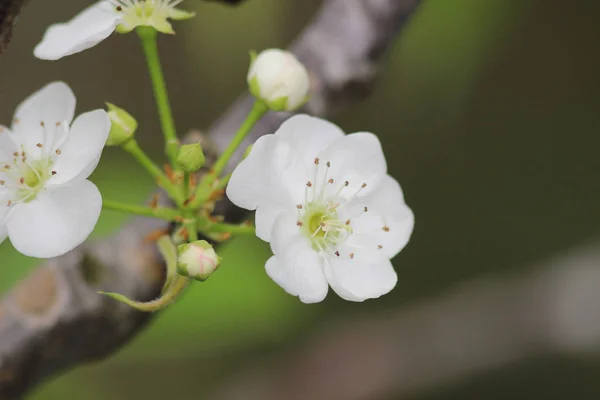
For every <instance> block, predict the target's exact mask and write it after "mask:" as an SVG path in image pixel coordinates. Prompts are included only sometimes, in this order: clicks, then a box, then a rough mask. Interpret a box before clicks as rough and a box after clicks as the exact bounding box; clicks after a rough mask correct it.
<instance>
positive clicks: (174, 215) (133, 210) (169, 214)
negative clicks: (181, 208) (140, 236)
mask: <svg viewBox="0 0 600 400" xmlns="http://www.w3.org/2000/svg"><path fill="white" fill-rule="evenodd" d="M102 206H103V207H104V208H105V209H107V210H114V211H121V212H124V213H128V214H135V215H143V216H145V217H154V218H159V219H164V220H167V221H177V220H179V219H181V215H180V214H179V212H178V211H177V210H175V209H172V208H166V207H156V208H152V207H145V206H138V205H137V204H128V203H121V202H118V201H112V200H106V199H102Z"/></svg>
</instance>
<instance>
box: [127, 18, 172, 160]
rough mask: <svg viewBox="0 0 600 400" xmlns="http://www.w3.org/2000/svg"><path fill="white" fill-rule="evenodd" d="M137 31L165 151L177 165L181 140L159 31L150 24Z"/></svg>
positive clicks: (138, 28)
mask: <svg viewBox="0 0 600 400" xmlns="http://www.w3.org/2000/svg"><path fill="white" fill-rule="evenodd" d="M136 32H137V34H138V36H139V37H140V40H141V42H142V49H143V50H144V55H145V56H146V63H147V64H148V72H149V73H150V80H151V81H152V89H153V91H154V98H155V99H156V107H157V108H158V116H159V117H160V124H161V128H162V132H163V136H164V138H165V153H166V154H167V157H168V158H169V161H170V162H171V165H173V166H174V167H175V159H176V158H177V150H178V149H179V141H178V140H177V130H176V129H175V120H174V119H173V113H172V112H171V105H170V103H169V96H168V94H167V85H166V83H165V77H164V75H163V70H162V67H161V65H160V57H159V55H158V47H157V44H156V39H157V36H158V32H157V31H156V30H155V29H154V28H152V27H149V26H139V27H137V28H136Z"/></svg>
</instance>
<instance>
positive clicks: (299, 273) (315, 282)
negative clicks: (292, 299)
mask: <svg viewBox="0 0 600 400" xmlns="http://www.w3.org/2000/svg"><path fill="white" fill-rule="evenodd" d="M272 236H273V242H272V243H271V248H272V249H273V253H275V256H273V257H271V258H270V259H269V260H268V261H267V264H266V270H267V274H268V275H269V276H270V277H271V279H273V280H274V281H275V282H276V283H277V284H278V285H279V286H281V287H282V288H283V289H284V290H285V291H286V292H288V293H289V294H291V295H294V296H298V297H300V300H302V301H303V302H304V303H317V302H319V301H322V300H323V299H324V298H325V296H327V291H328V286H327V281H326V279H325V275H324V274H323V260H322V258H321V256H319V254H318V253H317V252H316V251H315V250H314V249H313V248H312V247H311V245H310V242H309V240H308V239H307V238H306V237H304V236H302V235H301V234H300V230H299V229H298V227H297V226H296V221H295V218H294V216H293V214H281V215H280V216H279V217H278V218H277V220H276V222H275V224H274V226H273V234H272Z"/></svg>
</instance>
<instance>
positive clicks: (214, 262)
mask: <svg viewBox="0 0 600 400" xmlns="http://www.w3.org/2000/svg"><path fill="white" fill-rule="evenodd" d="M220 263H221V257H219V256H218V255H217V253H216V252H215V249H213V247H212V246H211V245H210V244H209V243H208V242H207V241H205V240H197V241H195V242H193V243H186V244H182V245H179V246H177V272H178V273H179V274H180V275H183V276H187V277H188V278H191V279H195V280H197V281H205V280H207V279H208V277H209V276H211V275H212V274H213V272H215V271H216V270H217V268H219V264H220Z"/></svg>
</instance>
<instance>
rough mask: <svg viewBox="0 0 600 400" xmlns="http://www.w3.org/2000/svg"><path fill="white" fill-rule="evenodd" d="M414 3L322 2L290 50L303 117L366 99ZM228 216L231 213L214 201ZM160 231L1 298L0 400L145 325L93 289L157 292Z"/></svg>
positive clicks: (219, 130) (277, 117)
mask: <svg viewBox="0 0 600 400" xmlns="http://www.w3.org/2000/svg"><path fill="white" fill-rule="evenodd" d="M417 3H418V0H326V1H324V3H323V6H322V9H321V10H320V12H319V13H318V15H317V16H316V18H315V20H314V21H313V22H312V23H311V24H310V25H309V26H308V27H307V28H306V29H305V30H304V32H303V33H302V34H301V36H300V37H299V38H298V39H297V40H296V42H295V43H294V45H293V50H294V51H295V52H296V53H297V54H298V56H299V58H300V59H302V61H304V62H305V63H306V65H307V66H308V68H309V70H310V72H311V75H312V80H313V84H314V87H313V91H312V95H313V98H312V100H311V102H310V103H309V104H308V105H307V108H306V111H308V112H310V113H313V114H317V115H327V116H329V115H332V114H333V113H335V112H337V111H339V110H340V109H342V108H343V107H346V106H347V105H349V104H351V103H352V102H354V101H357V100H361V99H363V98H365V97H366V96H367V95H368V93H369V89H370V88H371V87H372V84H373V81H374V79H375V78H376V76H377V72H378V71H379V68H380V66H381V64H382V62H383V61H384V55H385V53H386V50H387V49H389V47H390V45H391V44H392V42H393V41H394V39H395V37H396V33H397V32H398V31H399V30H400V28H402V27H403V26H404V23H405V21H406V20H407V18H408V17H409V16H410V15H411V14H412V12H413V11H414V8H415V7H416V5H417ZM251 103H252V100H251V99H250V98H249V97H248V96H245V97H242V98H241V99H240V100H238V101H237V102H236V103H235V104H234V105H233V106H232V107H231V109H229V110H228V111H227V112H226V113H225V114H224V116H223V117H222V118H221V119H220V120H219V121H218V122H217V123H216V124H215V126H214V127H213V128H212V130H211V132H210V133H211V136H212V138H213V139H214V141H215V142H216V145H217V147H218V148H219V149H221V150H222V149H223V148H224V146H225V144H226V143H227V142H228V141H229V139H230V136H229V135H231V133H232V132H235V131H236V129H237V127H238V125H239V124H240V123H241V121H243V119H244V118H245V116H246V114H247V111H248V109H249V107H250V106H251ZM288 116H289V115H283V114H274V113H271V114H269V115H267V116H266V117H265V118H264V119H263V120H262V121H261V122H260V123H259V124H258V126H257V128H256V129H255V130H254V132H253V134H252V135H251V136H252V138H253V139H256V138H257V137H259V136H260V135H262V134H266V133H270V132H273V131H274V130H275V129H276V128H277V127H278V126H279V125H280V124H281V122H282V121H283V120H284V119H285V118H287V117H288ZM222 207H223V211H224V212H226V213H227V214H228V215H229V214H230V211H232V210H233V207H230V206H228V205H226V204H225V205H222ZM160 229H168V226H167V225H165V224H164V223H163V222H161V221H154V220H146V219H136V220H134V221H133V222H132V223H131V224H130V225H128V226H126V227H125V228H124V229H123V230H122V231H121V232H119V233H118V234H117V235H115V236H113V237H111V238H108V239H106V240H102V241H98V242H95V243H89V244H86V245H84V246H82V247H80V248H77V249H75V250H74V251H73V252H71V253H69V254H67V255H65V256H63V257H60V258H57V259H54V260H51V261H49V262H47V263H45V264H44V265H42V266H40V267H39V268H38V269H37V270H36V271H35V272H34V273H33V274H32V275H31V276H29V277H28V278H27V279H26V280H25V281H23V282H22V283H20V284H19V285H18V286H17V287H15V288H14V289H13V290H12V291H11V292H10V293H8V295H7V296H6V297H5V298H4V299H3V300H2V301H1V302H0V398H2V399H3V398H10V399H14V398H19V397H22V396H23V395H24V394H25V393H27V392H28V391H30V390H31V389H32V388H34V387H35V386H36V385H37V384H38V383H40V382H41V381H43V380H44V379H46V378H48V377H49V376H51V375H54V374H57V373H59V372H61V371H64V370H66V369H68V368H72V367H74V366H77V365H79V364H81V363H84V362H88V361H93V360H96V359H99V358H102V357H107V356H109V355H111V354H112V353H114V352H115V351H117V350H118V349H119V348H120V346H122V345H123V344H124V343H125V342H127V340H129V339H130V338H131V337H133V336H134V335H135V334H136V333H137V332H139V330H140V329H142V328H143V327H144V326H145V324H146V323H147V322H148V320H149V319H150V318H149V317H150V316H149V315H147V314H141V313H139V312H137V311H135V310H133V309H131V308H129V307H127V306H125V305H122V304H120V303H117V302H115V301H114V300H112V299H110V298H107V297H104V296H99V295H97V294H96V291H97V290H107V291H115V292H120V293H123V294H125V295H126V296H128V297H130V298H133V299H140V300H145V299H149V298H152V297H153V296H155V295H156V294H157V293H158V291H159V290H160V286H161V284H162V277H163V266H162V265H161V262H160V259H159V257H158V254H157V253H156V251H155V250H154V248H153V246H151V245H150V244H148V243H146V242H145V240H144V237H145V236H146V235H147V234H149V233H151V232H152V231H155V230H160Z"/></svg>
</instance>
